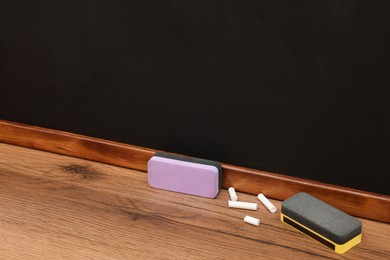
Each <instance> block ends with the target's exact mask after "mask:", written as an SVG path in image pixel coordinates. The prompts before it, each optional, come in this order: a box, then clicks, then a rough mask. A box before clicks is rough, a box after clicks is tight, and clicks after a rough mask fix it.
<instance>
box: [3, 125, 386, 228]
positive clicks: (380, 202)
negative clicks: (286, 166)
mask: <svg viewBox="0 0 390 260" xmlns="http://www.w3.org/2000/svg"><path fill="white" fill-rule="evenodd" d="M0 142H3V143H7V144H13V145H18V146H23V147H28V148H34V149H38V150H43V151H48V152H54V153H58V154H63V155H68V156H74V157H78V158H84V159H88V160H92V161H98V162H102V163H108V164H112V165H116V166H121V167H126V168H132V169H136V170H140V171H146V170H147V161H148V160H149V159H150V158H151V157H152V156H153V154H154V153H155V152H156V151H157V150H154V149H149V148H143V147H138V146H134V145H129V144H123V143H118V142H113V141H109V140H104V139H99V138H93V137H88V136H83V135H79V134H74V133H69V132H63V131H59V130H53V129H47V128H42V127H37V126H31V125H25V124H21V123H16V122H11V121H6V120H0ZM204 159H207V158H204ZM222 168H223V184H222V186H223V188H228V187H230V186H234V187H235V189H236V190H238V191H241V192H245V193H249V194H258V193H260V192H262V193H264V194H266V195H267V196H268V197H270V198H274V199H278V200H285V199H287V198H288V197H290V196H292V195H294V194H295V193H297V192H300V191H305V192H308V193H310V194H312V195H313V196H316V197H318V198H320V199H322V200H323V201H325V202H327V203H329V204H331V205H333V206H335V207H337V208H339V209H341V210H343V211H345V212H347V213H349V214H351V215H354V216H358V217H363V218H368V219H374V220H378V221H383V222H390V196H388V195H384V194H377V193H372V192H366V191H361V190H357V189H351V188H347V187H341V186H337V185H331V184H325V183H321V182H317V181H312V180H305V179H302V178H296V177H290V176H286V175H282V174H277V173H271V172H266V171H261V170H255V169H250V168H244V167H238V166H234V165H230V164H225V163H222Z"/></svg>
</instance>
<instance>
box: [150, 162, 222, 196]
mask: <svg viewBox="0 0 390 260" xmlns="http://www.w3.org/2000/svg"><path fill="white" fill-rule="evenodd" d="M148 182H149V185H150V186H151V187H153V188H158V189H164V190H170V191H175V192H181V193H186V194H191V195H196V196H201V197H206V198H215V197H216V196H217V194H218V192H219V172H218V168H217V167H215V166H211V165H206V164H200V163H193V162H186V161H181V160H175V159H169V158H164V157H159V156H153V157H152V158H151V159H150V160H149V161H148Z"/></svg>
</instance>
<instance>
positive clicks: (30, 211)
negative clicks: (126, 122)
mask: <svg viewBox="0 0 390 260" xmlns="http://www.w3.org/2000/svg"><path fill="white" fill-rule="evenodd" d="M238 196H239V200H242V201H250V202H257V198H256V196H253V195H248V194H243V193H238ZM227 200H228V194H227V191H226V190H222V191H221V192H220V194H219V195H218V197H217V198H216V199H205V198H200V197H194V196H189V195H184V194H178V193H174V192H168V191H163V190H157V189H153V188H150V187H149V186H148V183H147V174H146V173H144V172H140V171H135V170H130V169H125V168H120V167H115V166H110V165H106V164H102V163H97V162H92V161H88V160H82V159H77V158H72V157H68V156H62V155H57V154H53V153H48V152H43V151H37V150H32V149H27V148H22V147H18V146H12V145H6V144H0V259H66V258H68V259H225V260H226V259H313V258H319V259H321V258H327V259H386V258H387V259H390V243H389V242H388V240H389V239H390V225H389V224H386V223H381V222H375V221H371V220H365V219H362V220H361V221H362V222H363V241H362V243H361V244H359V245H358V246H357V247H355V248H353V249H351V250H350V251H348V252H347V253H345V254H343V255H338V254H336V253H334V252H332V251H331V250H329V249H328V248H327V247H325V246H323V245H322V244H319V243H318V242H316V241H314V240H312V239H310V238H308V237H306V236H304V235H302V234H300V233H298V232H296V231H294V230H293V229H291V228H290V227H288V226H286V225H285V224H283V223H282V222H281V221H280V220H279V214H278V213H276V214H271V213H269V212H268V211H267V209H266V208H264V207H263V206H262V205H261V204H260V203H259V208H258V210H257V211H245V210H238V209H230V208H228V207H227ZM273 202H274V204H275V205H276V206H277V208H278V210H280V202H279V201H273ZM246 215H251V216H254V217H257V218H260V219H261V224H260V226H259V227H255V226H251V225H248V224H246V223H244V222H243V218H244V216H246Z"/></svg>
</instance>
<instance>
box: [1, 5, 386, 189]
mask: <svg viewBox="0 0 390 260" xmlns="http://www.w3.org/2000/svg"><path fill="white" fill-rule="evenodd" d="M389 7H390V4H389V2H388V1H383V2H377V1H374V2H372V1H311V0H307V1H298V2H297V1H234V2H231V1H92V0H90V1H11V0H9V1H1V4H0V88H1V92H0V93H1V97H0V118H2V119H6V120H12V121H18V122H22V123H27V124H32V125H38V126H44V127H48V128H53V129H59V130H63V131H69V132H74V133H79V134H84V135H88V136H93V137H99V138H104V139H109V140H114V141H119V142H124V143H129V144H134V145H139V146H143V147H150V148H155V149H160V150H165V151H170V152H176V153H181V154H186V155H191V156H196V157H201V158H206V159H210V160H217V161H222V162H225V163H230V164H235V165H240V166H246V167H250V168H256V169H262V170H268V171H272V172H277V173H282V174H287V175H291V176H297V177H302V178H307V179H313V180H318V181H322V182H326V183H332V184H337V185H342V186H348V187H352V188H358V189H361V190H366V191H373V192H377V193H382V194H390V191H389V184H390V183H389V175H390V149H389V147H390V127H389V118H390V108H389V86H390V84H389V83H390V82H389V76H388V72H389V65H388V61H389V56H388V51H387V49H388V48H389V46H390V42H389V39H388V34H389V27H390V21H389V15H388V13H387V12H388V10H389Z"/></svg>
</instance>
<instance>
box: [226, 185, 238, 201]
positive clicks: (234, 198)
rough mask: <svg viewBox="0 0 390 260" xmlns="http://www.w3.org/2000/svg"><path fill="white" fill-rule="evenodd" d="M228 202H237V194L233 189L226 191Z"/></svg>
mask: <svg viewBox="0 0 390 260" xmlns="http://www.w3.org/2000/svg"><path fill="white" fill-rule="evenodd" d="M228 192H229V196H230V200H231V201H237V193H236V190H235V189H234V188H233V187H230V188H229V189H228Z"/></svg>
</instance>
